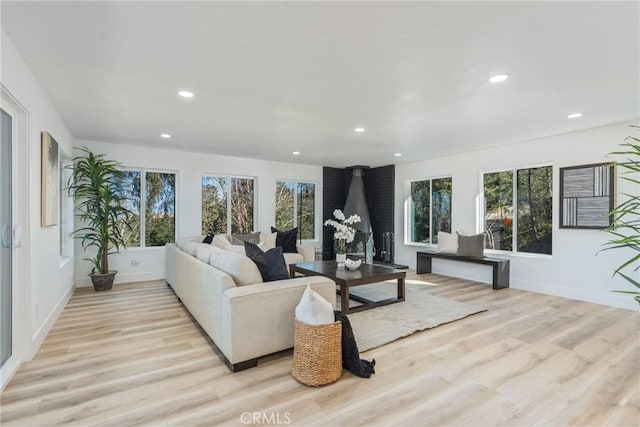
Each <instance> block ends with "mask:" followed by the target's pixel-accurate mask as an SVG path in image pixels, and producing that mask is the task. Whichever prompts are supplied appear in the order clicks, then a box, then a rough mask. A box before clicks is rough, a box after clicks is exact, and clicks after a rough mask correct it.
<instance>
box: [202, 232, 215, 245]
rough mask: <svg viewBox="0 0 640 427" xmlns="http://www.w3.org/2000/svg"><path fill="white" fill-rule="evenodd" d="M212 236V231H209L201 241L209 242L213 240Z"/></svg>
mask: <svg viewBox="0 0 640 427" xmlns="http://www.w3.org/2000/svg"><path fill="white" fill-rule="evenodd" d="M213 236H214V234H213V231H210V232H209V234H207V235H206V237H205V238H204V240H203V241H202V243H208V244H211V242H213Z"/></svg>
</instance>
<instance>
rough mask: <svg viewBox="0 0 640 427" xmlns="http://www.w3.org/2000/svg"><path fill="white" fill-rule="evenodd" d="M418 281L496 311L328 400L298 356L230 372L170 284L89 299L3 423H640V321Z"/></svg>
mask: <svg viewBox="0 0 640 427" xmlns="http://www.w3.org/2000/svg"><path fill="white" fill-rule="evenodd" d="M411 279H412V280H421V281H424V282H425V286H426V287H427V288H428V289H429V292H432V293H433V294H437V295H439V296H442V297H446V298H451V299H455V300H458V301H464V302H469V303H472V304H476V305H481V306H484V307H487V308H488V311H486V312H483V313H479V314H476V315H473V316H471V317H468V318H466V319H463V320H460V321H457V322H453V323H450V324H447V325H443V326H439V327H437V328H435V329H431V330H427V331H423V332H419V333H416V334H414V335H412V336H410V337H407V338H404V339H401V340H398V341H396V342H394V343H391V344H388V345H386V346H383V347H381V348H378V349H374V350H371V351H369V352H366V353H363V355H362V357H363V358H367V359H370V358H375V359H376V361H377V365H376V374H375V375H374V376H373V377H372V378H371V379H361V378H357V377H354V376H353V375H351V374H350V373H348V372H346V371H345V372H344V374H343V376H342V378H341V379H340V380H339V381H338V382H336V383H334V384H332V385H329V386H325V387H320V388H309V387H306V386H304V385H301V384H299V383H298V382H296V381H295V380H294V379H293V378H292V377H291V374H290V371H291V351H285V352H281V353H279V354H277V355H274V356H269V357H268V358H266V359H263V360H262V361H261V362H260V364H259V365H258V367H256V368H253V369H249V370H247V371H243V372H239V373H235V374H232V373H231V372H229V370H228V369H227V368H226V366H225V365H224V363H223V362H222V361H221V359H220V358H219V357H218V354H217V350H216V349H215V347H213V346H212V344H211V343H210V341H208V339H206V338H205V337H204V335H203V333H202V332H201V330H200V329H199V327H198V326H197V325H196V324H195V323H194V321H193V320H192V319H191V317H190V316H189V314H188V313H187V311H186V310H185V309H184V307H183V306H182V305H181V304H180V302H179V301H178V300H177V298H176V297H175V295H174V293H173V291H172V290H171V289H170V288H169V287H167V286H166V285H165V283H164V282H163V281H158V282H146V283H139V284H129V285H119V286H116V287H115V288H114V290H112V291H111V292H105V293H95V292H93V290H90V289H86V288H84V289H78V290H76V292H75V294H74V295H73V297H72V298H71V300H70V302H69V304H68V305H67V307H66V308H65V310H64V312H63V313H62V314H61V316H60V317H59V319H58V320H57V322H56V324H55V325H54V327H53V329H52V330H51V333H50V334H49V336H48V337H47V338H46V340H45V342H44V344H43V345H42V347H41V349H40V351H39V352H38V354H37V355H36V357H35V358H34V360H33V361H31V362H28V363H25V364H24V365H23V366H22V367H21V368H20V370H19V372H18V373H17V374H16V376H15V377H14V378H13V380H12V381H11V383H10V384H9V385H8V386H7V388H6V389H5V391H4V392H3V393H2V395H1V407H0V409H1V411H2V414H1V418H0V422H1V424H2V426H3V427H4V426H29V427H31V426H39V425H56V424H66V425H73V426H76V425H99V426H133V425H149V426H191V425H236V426H242V425H246V424H252V423H253V424H256V425H257V424H262V425H264V424H272V425H276V424H277V425H296V426H308V425H310V426H312V425H329V426H334V425H366V426H371V425H376V426H377V425H379V426H404V425H406V426H448V425H451V426H453V425H461V426H532V425H539V426H570V425H572V426H587V425H593V426H603V425H615V426H633V427H636V426H638V425H640V344H639V343H640V316H639V314H638V312H634V311H629V310H622V309H616V308H611V307H606V306H600V305H595V304H589V303H583V302H577V301H573V300H568V299H563V298H557V297H552V296H547V295H541V294H535V293H529V292H524V291H518V290H515V289H503V290H499V291H493V290H492V289H491V286H490V285H486V284H479V283H475V282H470V281H466V280H460V279H452V278H447V277H444V276H438V275H433V274H430V275H420V276H413V277H411ZM356 338H357V337H356ZM254 417H256V418H254ZM254 422H255V423H254Z"/></svg>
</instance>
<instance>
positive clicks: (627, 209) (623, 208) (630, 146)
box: [604, 126, 640, 303]
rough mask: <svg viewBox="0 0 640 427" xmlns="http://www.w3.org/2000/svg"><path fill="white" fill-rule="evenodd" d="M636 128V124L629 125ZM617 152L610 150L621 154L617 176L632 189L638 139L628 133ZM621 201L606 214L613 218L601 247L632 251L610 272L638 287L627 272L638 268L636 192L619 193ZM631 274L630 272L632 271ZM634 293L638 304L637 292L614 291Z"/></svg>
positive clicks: (639, 167) (638, 167) (639, 176)
mask: <svg viewBox="0 0 640 427" xmlns="http://www.w3.org/2000/svg"><path fill="white" fill-rule="evenodd" d="M631 127H633V128H636V129H640V127H639V126H631ZM621 146H622V147H623V148H622V150H621V151H616V152H614V153H610V154H612V155H616V156H622V158H623V159H622V160H621V161H617V162H615V163H614V164H615V165H617V166H618V172H619V175H620V179H623V180H625V181H627V182H630V183H632V184H633V185H634V186H635V188H639V186H640V138H636V137H633V136H628V137H627V138H626V139H625V142H624V143H623V144H621ZM622 195H623V196H624V197H625V199H624V201H623V202H622V203H620V204H618V206H616V207H615V208H614V209H613V210H612V211H611V212H610V213H609V215H610V216H612V217H613V221H612V224H611V226H610V227H609V228H607V229H605V231H606V232H607V233H609V234H611V235H612V236H613V237H612V239H611V240H609V241H608V242H606V243H605V246H607V247H606V248H605V249H604V250H609V249H616V248H630V249H632V250H633V253H632V255H631V257H630V258H629V259H627V260H626V261H625V262H623V263H622V264H620V265H619V266H618V267H617V268H616V269H615V270H614V272H613V274H614V275H616V274H617V275H619V276H621V277H623V278H624V279H625V280H626V281H628V282H629V283H631V284H632V285H634V286H635V287H637V288H639V289H640V282H639V281H638V279H637V278H634V277H632V275H630V274H629V273H628V270H630V271H631V272H633V273H637V271H638V270H639V269H640V195H638V193H637V191H635V192H634V193H633V194H626V193H622ZM633 273H632V274H633ZM615 292H621V293H626V294H632V295H635V299H636V301H638V303H640V292H638V291H615Z"/></svg>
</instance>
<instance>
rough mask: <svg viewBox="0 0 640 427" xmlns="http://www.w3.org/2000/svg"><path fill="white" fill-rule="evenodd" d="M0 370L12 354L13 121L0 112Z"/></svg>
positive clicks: (7, 115) (0, 110)
mask: <svg viewBox="0 0 640 427" xmlns="http://www.w3.org/2000/svg"><path fill="white" fill-rule="evenodd" d="M0 115H1V119H0V227H1V228H0V243H1V244H0V367H2V366H4V364H5V363H6V362H7V361H8V360H9V358H10V357H11V355H12V354H13V345H12V342H13V271H12V267H13V259H12V258H13V250H12V246H13V242H12V238H13V221H12V185H11V176H12V171H11V163H12V162H11V160H12V154H11V147H12V135H13V119H12V117H11V116H10V115H9V114H7V113H6V112H5V111H4V110H2V109H0Z"/></svg>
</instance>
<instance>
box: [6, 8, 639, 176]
mask: <svg viewBox="0 0 640 427" xmlns="http://www.w3.org/2000/svg"><path fill="white" fill-rule="evenodd" d="M1 8H2V10H1V11H2V27H3V28H4V29H5V31H6V32H7V34H8V35H9V37H10V38H11V39H12V41H13V42H14V44H15V45H16V47H17V48H18V50H19V51H20V52H21V54H22V55H23V57H24V58H25V60H26V62H27V64H28V65H29V66H30V68H31V70H32V71H33V73H34V74H35V76H36V77H37V78H38V80H39V81H40V82H41V83H42V85H43V86H44V88H45V89H46V91H47V92H48V94H49V95H50V97H51V98H52V100H53V102H54V103H55V105H56V106H57V108H58V110H59V112H60V114H61V115H62V116H63V118H64V120H65V122H66V123H67V125H68V126H69V128H70V129H71V131H72V132H73V134H74V135H75V136H76V137H77V138H79V139H88V140H99V141H106V142H113V143H121V144H137V145H145V146H150V147H165V148H167V147H168V148H176V149H184V150H191V151H201V152H209V153H216V154H223V155H231V156H240V157H250V158H261V159H268V160H277V161H286V162H292V161H293V162H300V163H305V164H316V165H324V166H336V167H340V166H347V165H352V164H366V165H370V166H379V165H386V164H391V163H399V162H406V161H412V160H417V159H423V158H429V157H435V156H440V155H444V154H450V153H456V152H461V151H468V150H473V149H477V148H481V147H485V146H496V145H502V144H507V143H512V142H518V141H522V140H527V139H531V138H538V137H543V136H548V135H554V134H559V133H564V132H569V131H573V130H578V129H585V128H590V127H595V126H599V125H603V124H608V123H615V122H621V121H625V120H630V119H635V118H638V117H640V112H639V110H640V94H639V93H640V87H639V75H640V71H639V63H640V48H639V40H640V26H639V15H640V10H639V3H638V2H619V3H614V2H610V1H603V2H533V3H531V2H526V3H524V2H450V3H444V2H401V3H398V2H349V3H345V2H300V3H298V2H257V3H255V2H106V3H97V2H69V3H62V2H60V3H59V2H44V3H35V2H26V3H25V2H9V1H2V3H1ZM497 73H508V74H510V75H511V78H510V79H509V80H507V81H506V82H504V83H501V84H491V83H489V82H488V81H487V79H488V78H489V77H490V76H492V75H494V74H497ZM179 89H190V90H192V91H193V92H195V95H196V96H195V98H193V99H192V100H185V99H181V98H179V97H178V96H177V95H176V92H177V91H178V90H179ZM573 112H582V113H583V114H584V116H583V117H582V118H579V119H574V120H569V119H567V114H569V113H573ZM357 126H363V127H365V128H366V131H365V132H364V133H361V134H357V133H354V132H353V128H354V127H357ZM163 132H167V133H170V134H172V135H173V138H172V139H170V140H165V139H161V138H160V137H159V134H160V133H163ZM292 151H300V152H301V155H300V156H298V157H294V156H292V154H291V152H292ZM396 152H401V153H402V154H403V156H402V157H401V158H397V157H394V156H393V154H394V153H396Z"/></svg>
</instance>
